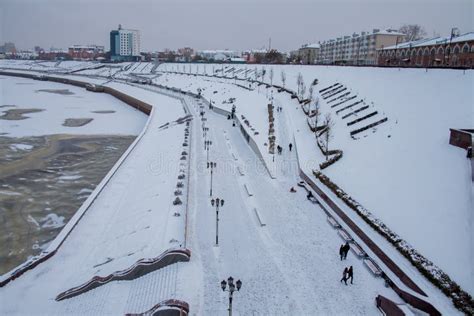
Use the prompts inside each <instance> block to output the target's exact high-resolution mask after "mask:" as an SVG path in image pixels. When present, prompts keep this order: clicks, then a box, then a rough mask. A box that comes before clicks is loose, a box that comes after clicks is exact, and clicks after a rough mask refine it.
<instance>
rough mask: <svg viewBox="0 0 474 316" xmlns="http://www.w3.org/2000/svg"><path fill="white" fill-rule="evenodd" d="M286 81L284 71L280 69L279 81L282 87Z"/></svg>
mask: <svg viewBox="0 0 474 316" xmlns="http://www.w3.org/2000/svg"><path fill="white" fill-rule="evenodd" d="M285 82H286V73H285V72H284V71H283V70H282V71H281V83H282V84H283V88H284V87H285Z"/></svg>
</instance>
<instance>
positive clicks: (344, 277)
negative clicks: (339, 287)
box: [341, 267, 349, 285]
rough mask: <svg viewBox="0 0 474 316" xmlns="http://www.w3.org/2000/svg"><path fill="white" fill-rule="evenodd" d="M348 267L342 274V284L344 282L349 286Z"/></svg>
mask: <svg viewBox="0 0 474 316" xmlns="http://www.w3.org/2000/svg"><path fill="white" fill-rule="evenodd" d="M348 271H349V270H348V269H347V267H345V268H344V271H343V272H342V279H341V282H342V281H344V283H345V284H346V285H347V273H348Z"/></svg>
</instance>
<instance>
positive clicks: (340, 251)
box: [339, 245, 344, 261]
mask: <svg viewBox="0 0 474 316" xmlns="http://www.w3.org/2000/svg"><path fill="white" fill-rule="evenodd" d="M339 256H341V261H342V259H343V258H344V245H341V247H339Z"/></svg>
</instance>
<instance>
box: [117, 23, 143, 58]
mask: <svg viewBox="0 0 474 316" xmlns="http://www.w3.org/2000/svg"><path fill="white" fill-rule="evenodd" d="M140 57H141V56H140V31H138V30H127V29H122V26H121V25H119V27H118V30H113V31H111V32H110V58H111V60H112V61H129V60H137V59H140Z"/></svg>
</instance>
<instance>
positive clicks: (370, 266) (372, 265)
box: [364, 258, 382, 276]
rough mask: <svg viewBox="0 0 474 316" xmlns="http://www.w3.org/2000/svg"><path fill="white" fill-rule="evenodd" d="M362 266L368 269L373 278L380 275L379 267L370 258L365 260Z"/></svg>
mask: <svg viewBox="0 0 474 316" xmlns="http://www.w3.org/2000/svg"><path fill="white" fill-rule="evenodd" d="M364 264H365V266H366V267H367V268H368V269H369V271H370V272H372V274H373V275H375V276H381V275H382V269H380V267H379V265H378V264H376V263H375V261H374V260H373V259H372V258H365V259H364Z"/></svg>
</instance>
